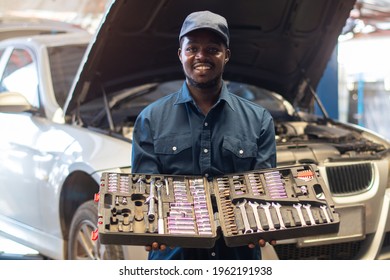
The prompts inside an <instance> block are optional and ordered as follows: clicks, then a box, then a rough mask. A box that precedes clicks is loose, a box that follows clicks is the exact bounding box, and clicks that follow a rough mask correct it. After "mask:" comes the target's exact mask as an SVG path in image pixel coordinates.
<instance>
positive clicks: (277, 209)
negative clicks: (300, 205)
mask: <svg viewBox="0 0 390 280" xmlns="http://www.w3.org/2000/svg"><path fill="white" fill-rule="evenodd" d="M272 206H273V207H274V208H275V210H276V214H277V215H278V218H279V222H280V229H285V228H286V226H285V224H284V221H283V217H282V213H281V212H280V207H282V205H280V203H275V202H272Z"/></svg>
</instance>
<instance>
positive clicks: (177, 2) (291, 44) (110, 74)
mask: <svg viewBox="0 0 390 280" xmlns="http://www.w3.org/2000/svg"><path fill="white" fill-rule="evenodd" d="M354 2H355V0H331V1H330V0H316V1H313V0H300V1H292V0H274V1H265V0H263V1H260V0H258V1H254V0H251V1H250V0H248V1H238V0H237V1H226V0H212V1H210V0H197V1H183V0H148V1H145V0H128V1H124V0H118V1H114V2H113V3H112V5H111V7H110V9H109V10H108V12H107V14H106V15H105V17H104V18H103V21H102V24H101V26H100V28H99V30H98V31H97V33H96V35H95V38H94V39H93V40H92V42H91V44H90V46H89V50H88V51H87V54H86V56H85V58H84V61H83V63H82V64H81V67H80V69H79V73H78V75H77V76H76V79H75V82H74V84H73V87H72V89H71V92H70V95H69V98H68V100H67V102H66V105H65V112H67V113H70V112H72V111H74V110H75V109H76V108H77V105H78V104H83V103H85V102H88V101H91V100H93V99H95V98H101V97H102V95H103V92H106V93H107V94H108V93H110V92H113V91H117V90H121V89H124V88H128V87H133V86H138V85H141V84H145V83H154V82H161V81H166V80H173V79H183V78H184V75H183V71H182V68H181V64H180V61H179V59H178V57H177V49H178V47H179V41H178V34H179V31H180V28H181V24H182V22H183V20H184V18H185V17H186V16H187V15H188V14H189V13H191V12H193V11H197V10H210V11H213V12H216V13H220V14H221V15H223V16H225V17H226V18H227V21H228V24H229V29H230V34H231V45H230V48H231V51H232V57H231V59H230V61H229V63H228V65H227V66H226V69H225V73H224V76H223V77H224V79H225V80H231V81H238V82H244V83H249V84H253V85H257V86H259V87H262V88H266V89H268V90H271V91H275V92H277V93H279V94H281V95H282V96H284V97H285V98H286V99H287V100H288V101H290V102H291V103H292V104H295V105H297V106H300V107H309V106H311V105H312V95H311V93H310V90H309V86H311V87H312V88H314V89H315V88H316V87H317V84H318V82H319V81H320V79H321V77H322V75H323V72H324V69H325V67H326V65H327V62H328V60H329V58H330V55H331V53H332V51H333V50H334V48H335V46H336V43H337V39H338V36H339V34H340V33H341V30H342V28H343V26H344V25H345V22H346V19H347V18H348V16H349V12H350V10H351V9H352V8H353V5H354Z"/></svg>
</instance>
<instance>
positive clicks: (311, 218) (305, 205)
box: [303, 204, 316, 225]
mask: <svg viewBox="0 0 390 280" xmlns="http://www.w3.org/2000/svg"><path fill="white" fill-rule="evenodd" d="M310 207H311V205H310V204H304V205H303V208H305V209H306V212H307V214H308V215H309V219H310V223H311V224H312V225H315V224H316V221H315V220H314V217H313V213H312V212H311V209H310Z"/></svg>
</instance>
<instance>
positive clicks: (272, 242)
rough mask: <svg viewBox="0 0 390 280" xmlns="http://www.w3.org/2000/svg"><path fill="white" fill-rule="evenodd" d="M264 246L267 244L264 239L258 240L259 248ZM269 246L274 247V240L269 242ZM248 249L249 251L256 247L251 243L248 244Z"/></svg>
mask: <svg viewBox="0 0 390 280" xmlns="http://www.w3.org/2000/svg"><path fill="white" fill-rule="evenodd" d="M266 244H267V242H266V241H265V240H264V239H260V240H259V246H260V247H264V246H265V245H266ZM269 244H271V245H272V246H275V245H276V240H271V241H270V242H269ZM248 247H249V248H250V249H253V248H255V247H256V245H255V244H253V243H250V244H248Z"/></svg>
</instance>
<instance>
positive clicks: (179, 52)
mask: <svg viewBox="0 0 390 280" xmlns="http://www.w3.org/2000/svg"><path fill="white" fill-rule="evenodd" d="M177 55H178V56H179V59H180V61H181V48H179V49H178V50H177Z"/></svg>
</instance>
